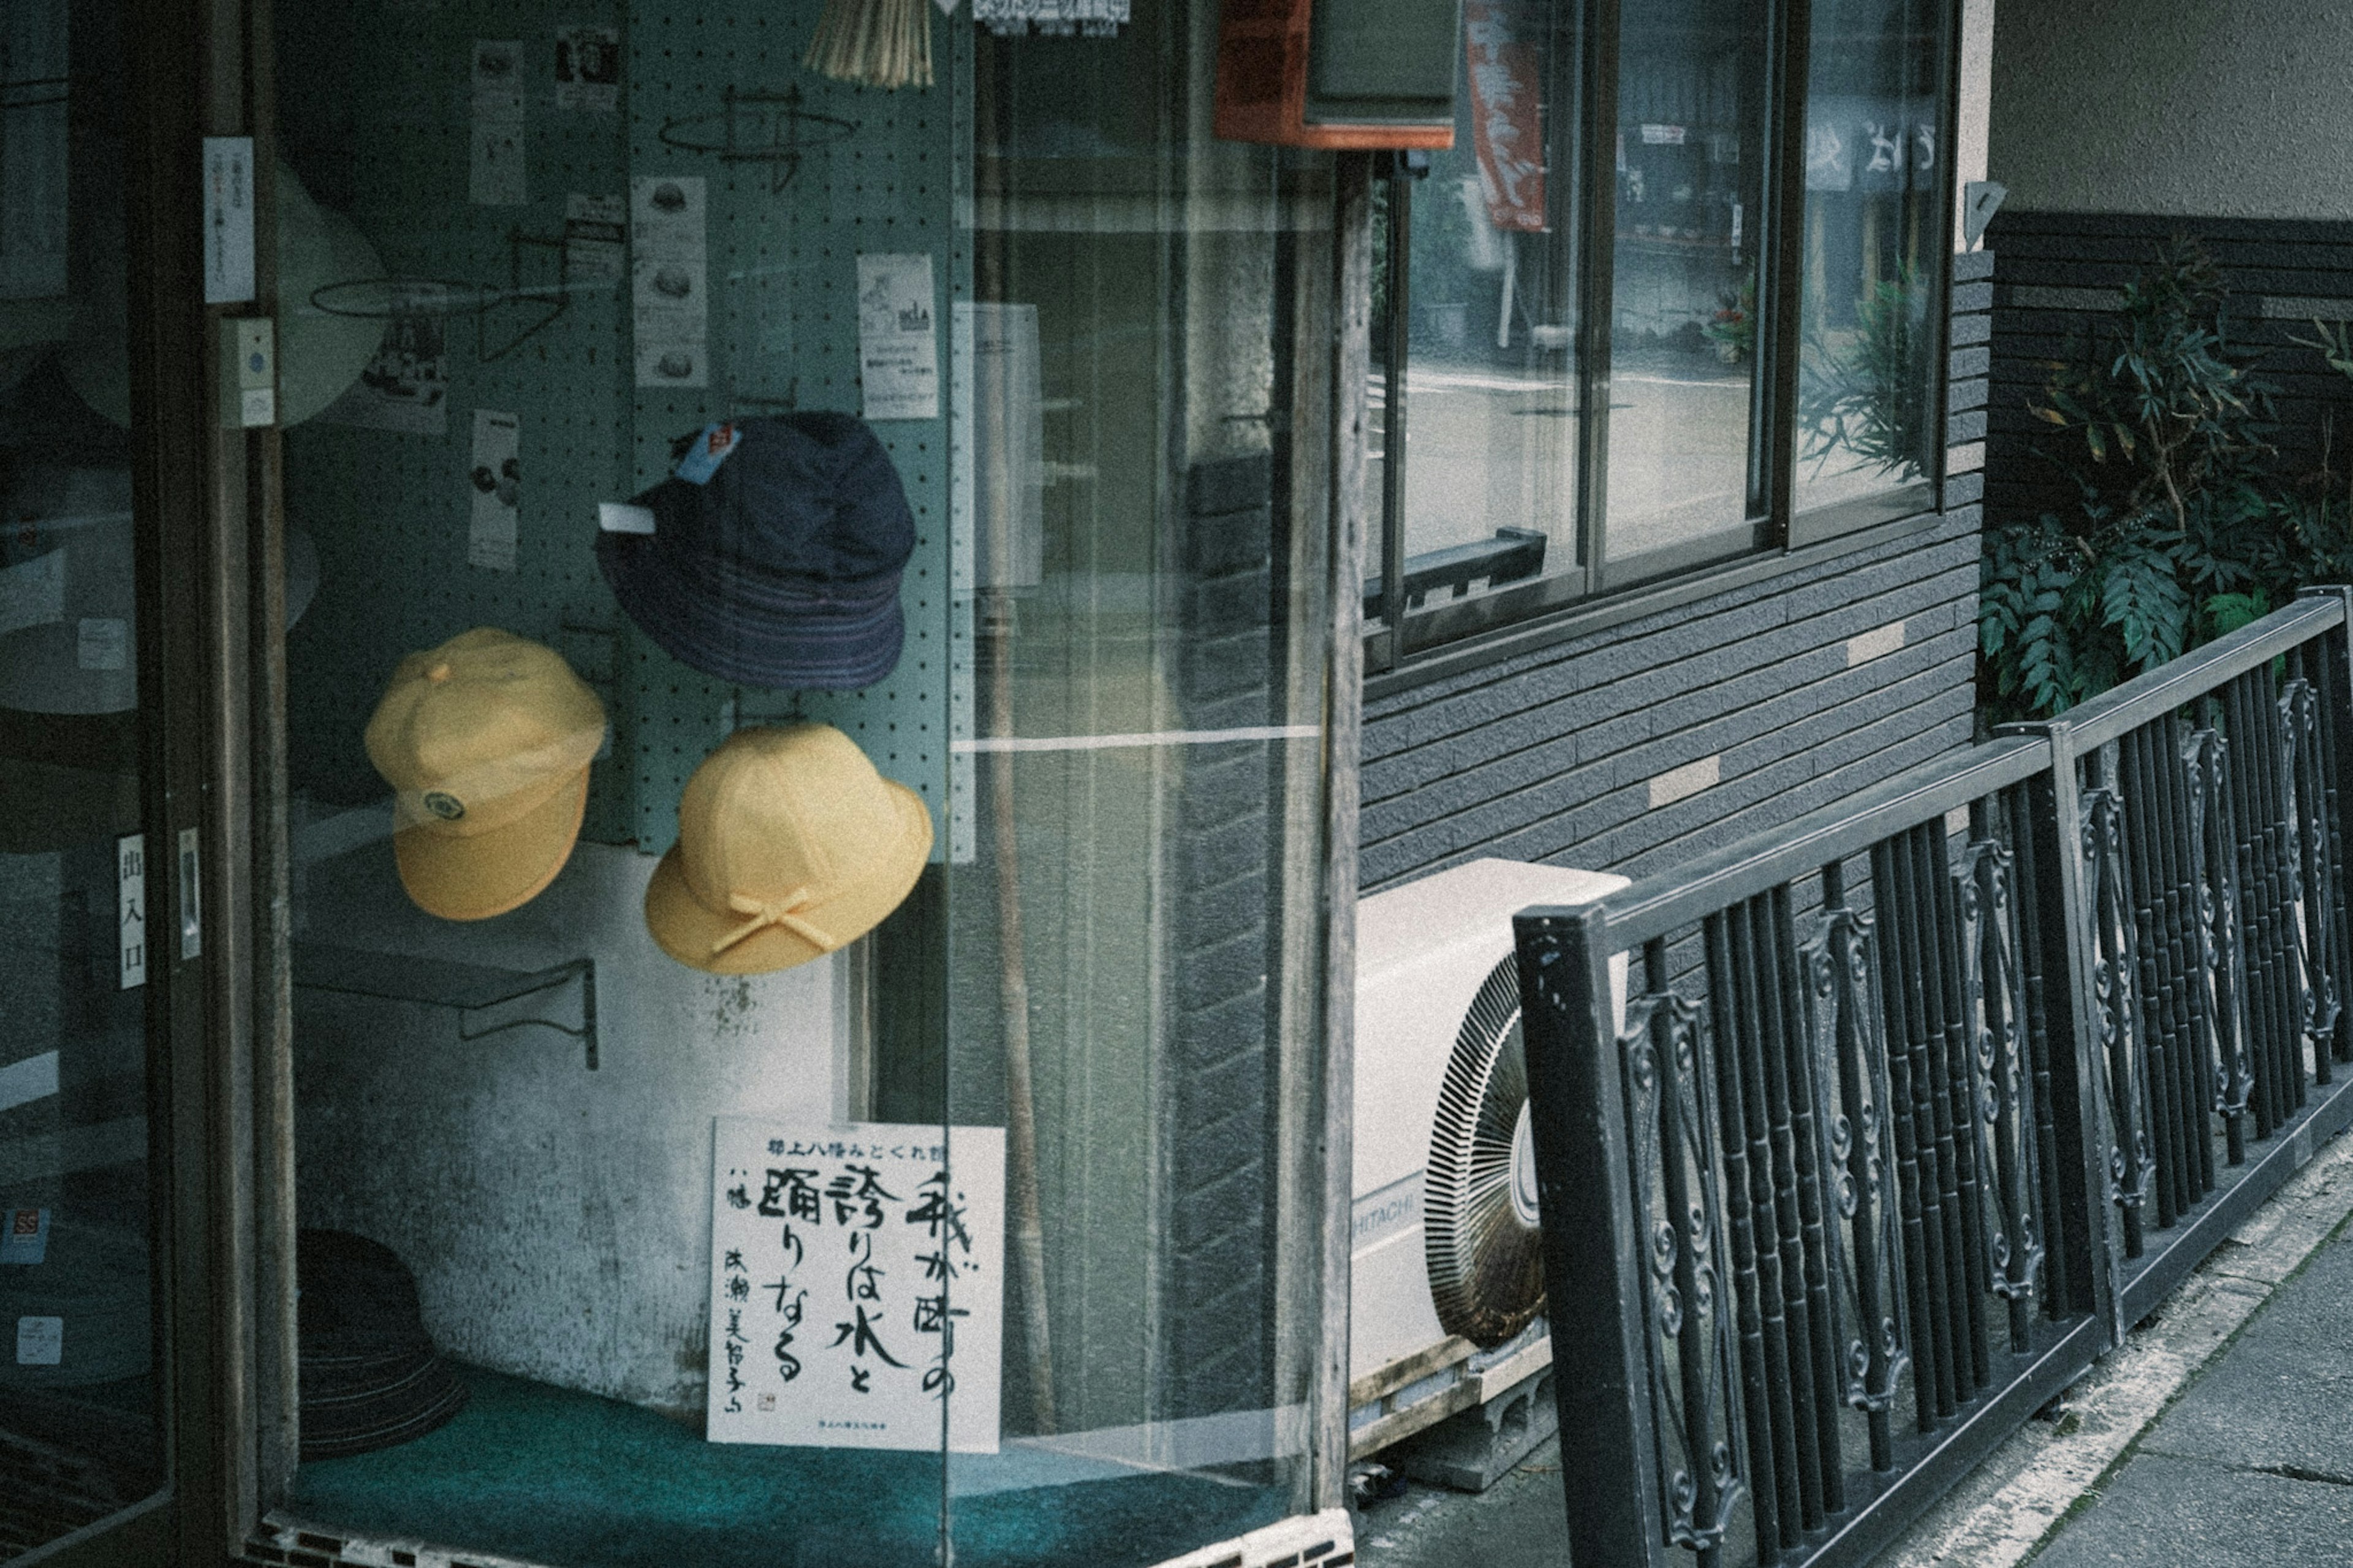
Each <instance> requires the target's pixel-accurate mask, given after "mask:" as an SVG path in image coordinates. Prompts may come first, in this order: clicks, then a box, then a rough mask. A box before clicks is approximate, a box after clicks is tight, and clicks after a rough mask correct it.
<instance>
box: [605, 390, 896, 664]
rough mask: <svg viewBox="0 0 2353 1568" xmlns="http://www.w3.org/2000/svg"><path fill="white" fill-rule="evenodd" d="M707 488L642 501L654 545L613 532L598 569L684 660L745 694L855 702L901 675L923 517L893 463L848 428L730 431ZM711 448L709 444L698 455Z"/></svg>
mask: <svg viewBox="0 0 2353 1568" xmlns="http://www.w3.org/2000/svg"><path fill="white" fill-rule="evenodd" d="M729 433H730V434H731V435H732V437H733V439H732V444H730V445H728V446H727V447H726V449H725V455H724V457H723V458H722V459H721V460H720V461H719V463H718V466H717V468H716V469H715V470H713V471H712V472H711V473H710V478H709V479H707V480H706V481H705V482H703V483H702V484H695V483H692V482H691V481H689V480H687V479H681V478H678V477H676V476H675V475H674V476H672V477H671V478H670V479H664V480H663V481H662V482H661V483H660V484H658V485H656V486H655V487H654V488H653V489H649V490H648V491H646V492H645V493H644V494H643V495H641V496H638V498H637V501H636V504H637V505H638V506H641V507H645V508H647V509H648V510H650V511H651V512H652V513H653V514H654V521H655V526H654V531H653V532H652V533H650V534H642V533H619V532H601V533H599V534H598V535H597V537H596V563H597V564H598V565H599V566H600V567H602V568H603V569H604V573H605V581H606V582H607V583H608V584H611V585H612V589H613V594H614V596H615V597H616V598H617V599H619V600H620V602H621V607H622V608H623V609H624V610H626V611H628V614H629V618H630V619H631V620H633V621H635V622H637V623H638V626H640V627H641V628H643V629H644V631H645V633H646V635H647V636H648V637H651V638H653V640H654V641H655V642H656V643H657V644H659V646H660V647H662V648H663V650H664V651H666V652H668V653H669V654H670V657H671V658H675V659H677V660H678V661H679V662H680V663H681V664H684V665H686V666H688V667H690V668H693V669H698V670H701V671H702V673H703V674H705V675H709V676H714V677H716V678H718V679H722V680H728V681H733V682H734V683H736V684H737V685H740V686H759V687H768V688H774V689H823V690H834V691H849V690H856V689H859V688H860V687H866V686H871V685H873V684H874V683H875V682H876V681H878V680H880V679H882V678H883V677H884V676H886V675H888V674H890V673H891V671H892V669H893V668H896V667H897V665H898V662H899V652H900V648H901V647H902V644H903V643H904V642H905V640H906V622H905V620H904V619H903V617H902V616H901V614H900V610H899V577H900V574H901V573H902V571H903V570H904V569H905V567H906V564H907V557H908V556H909V555H910V554H912V553H913V552H914V548H915V520H914V514H913V512H912V511H910V510H909V509H908V506H907V496H906V491H905V490H904V489H902V488H901V486H900V483H899V473H898V470H897V468H894V467H892V462H891V455H890V454H889V453H888V452H886V451H884V450H883V449H882V443H881V441H880V440H879V439H877V438H876V437H875V435H874V432H873V431H872V430H871V429H870V428H869V427H868V426H867V425H866V423H865V421H863V420H861V419H858V418H855V417H853V416H849V415H847V414H786V415H779V416H774V417H769V418H760V419H744V420H739V421H737V422H736V423H735V424H734V425H733V426H732V427H729ZM701 445H702V444H701V443H700V442H698V448H699V447H700V446H701Z"/></svg>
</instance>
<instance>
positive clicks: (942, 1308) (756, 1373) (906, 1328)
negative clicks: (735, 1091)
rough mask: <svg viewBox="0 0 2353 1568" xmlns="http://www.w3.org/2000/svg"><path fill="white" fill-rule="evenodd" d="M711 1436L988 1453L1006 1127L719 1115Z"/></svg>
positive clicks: (998, 1338) (999, 1342) (999, 1312)
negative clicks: (841, 1122) (942, 1445)
mask: <svg viewBox="0 0 2353 1568" xmlns="http://www.w3.org/2000/svg"><path fill="white" fill-rule="evenodd" d="M712 1173H713V1176H714V1180H713V1182H712V1202H711V1401H710V1416H709V1435H710V1438H711V1440H712V1442H714V1443H780V1444H798V1445H804V1446H809V1447H829V1448H915V1449H934V1450H936V1449H937V1448H938V1447H939V1446H940V1437H941V1407H942V1406H943V1405H945V1407H946V1436H947V1446H948V1447H949V1448H950V1449H952V1450H953V1451H955V1452H956V1453H963V1454H993V1453H995V1452H997V1399H998V1394H999V1384H1000V1382H1001V1377H1000V1374H1001V1372H1002V1357H1003V1343H1004V1341H1003V1335H1004V1321H1003V1304H1004V1290H1003V1278H1002V1273H1001V1268H1002V1262H1003V1258H1004V1251H1005V1131H1004V1129H1003V1128H999V1127H955V1128H949V1129H946V1130H945V1131H943V1130H942V1129H941V1128H939V1127H936V1126H931V1127H923V1126H902V1125H898V1124H894V1123H887V1122H853V1123H849V1124H847V1125H843V1126H832V1127H828V1126H826V1125H823V1124H816V1125H809V1124H804V1123H799V1122H776V1121H753V1120H746V1119H739V1118H733V1117H722V1118H720V1119H719V1120H718V1122H717V1136H716V1141H715V1148H714V1159H713V1163H712Z"/></svg>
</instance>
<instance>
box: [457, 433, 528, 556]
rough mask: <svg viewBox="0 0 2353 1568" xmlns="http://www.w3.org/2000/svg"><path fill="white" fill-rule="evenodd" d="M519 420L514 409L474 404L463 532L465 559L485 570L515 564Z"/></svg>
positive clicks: (519, 479)
mask: <svg viewBox="0 0 2353 1568" xmlns="http://www.w3.org/2000/svg"><path fill="white" fill-rule="evenodd" d="M521 447H522V421H521V420H520V419H519V418H517V417H516V416H514V415H512V414H499V413H494V412H493V411H491V409H488V408H477V409H475V410H474V466H473V467H472V468H470V469H468V470H467V473H466V486H467V489H469V490H470V491H471V492H472V495H473V507H474V514H473V521H472V525H471V526H470V528H469V529H468V530H467V533H466V564H467V565H469V566H480V567H481V568H482V569H483V570H485V571H489V572H512V571H513V570H514V569H515V536H516V534H517V533H518V532H519V529H518V528H517V526H516V524H517V520H518V519H519V517H520V516H521V513H522V454H521Z"/></svg>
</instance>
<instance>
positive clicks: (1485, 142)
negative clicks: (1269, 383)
mask: <svg viewBox="0 0 2353 1568" xmlns="http://www.w3.org/2000/svg"><path fill="white" fill-rule="evenodd" d="M1463 16H1464V27H1465V37H1466V43H1465V65H1466V74H1465V81H1466V86H1465V89H1464V90H1463V91H1462V93H1461V96H1460V99H1459V102H1460V104H1461V108H1460V110H1459V119H1458V121H1457V123H1456V127H1455V138H1454V146H1453V147H1452V148H1451V150H1449V151H1446V152H1442V153H1432V154H1430V158H1429V161H1428V163H1427V164H1426V165H1423V164H1419V163H1417V164H1415V165H1412V166H1407V165H1406V164H1404V163H1402V161H1400V163H1398V164H1394V165H1391V168H1390V174H1391V177H1390V178H1389V179H1387V180H1385V181H1383V182H1382V184H1381V185H1380V186H1379V187H1378V198H1377V206H1376V214H1377V222H1378V223H1379V225H1380V236H1381V237H1380V239H1379V241H1377V251H1376V257H1377V259H1376V266H1375V274H1374V300H1373V311H1374V332H1373V340H1374V350H1373V352H1374V355H1375V363H1374V366H1373V372H1372V398H1371V401H1372V407H1373V410H1374V413H1375V416H1376V418H1375V421H1374V438H1373V439H1374V446H1373V451H1372V468H1371V471H1370V473H1369V475H1368V491H1367V493H1368V494H1371V495H1375V496H1387V497H1388V510H1389V511H1390V512H1391V514H1392V515H1394V516H1395V517H1396V518H1397V519H1398V530H1399V537H1398V539H1397V540H1396V542H1395V544H1396V546H1397V547H1398V548H1395V549H1393V553H1395V554H1397V555H1398V556H1399V557H1400V558H1401V559H1400V560H1399V561H1398V562H1396V563H1394V564H1396V565H1398V567H1400V568H1401V572H1402V580H1403V584H1404V587H1403V591H1402V599H1403V603H1402V605H1401V606H1400V607H1401V609H1402V612H1403V614H1405V615H1407V616H1410V615H1413V614H1414V613H1416V612H1418V611H1422V610H1425V609H1435V608H1438V607H1440V606H1442V605H1449V604H1451V603H1453V602H1455V601H1456V600H1458V599H1462V598H1466V597H1474V596H1477V595H1481V594H1482V593H1483V592H1485V591H1487V590H1491V589H1495V588H1502V587H1505V586H1509V585H1517V584H1528V583H1531V582H1535V581H1539V580H1549V581H1551V582H1552V583H1553V584H1555V586H1556V588H1557V589H1561V590H1565V591H1567V592H1575V591H1576V589H1577V586H1579V585H1580V582H1581V574H1580V561H1579V554H1578V552H1579V541H1578V537H1577V510H1578V509H1577V476H1578V473H1579V467H1580V465H1579V461H1578V447H1579V445H1580V440H1579V424H1580V420H1581V417H1582V411H1581V409H1580V406H1579V398H1578V375H1577V369H1578V366H1577V325H1578V317H1577V299H1578V283H1579V268H1578V266H1577V250H1576V247H1575V243H1574V242H1575V239H1576V237H1577V232H1578V227H1579V225H1578V224H1577V206H1578V204H1579V201H1580V197H1581V192H1580V188H1579V187H1580V180H1579V175H1580V173H1581V170H1580V166H1579V160H1578V159H1577V155H1576V153H1577V129H1578V127H1577V115H1576V105H1577V100H1578V91H1577V73H1578V71H1579V69H1580V68H1581V63H1582V58H1583V54H1584V48H1583V36H1582V26H1581V23H1580V18H1579V16H1578V12H1577V8H1576V7H1573V6H1567V5H1558V4H1553V3H1548V0H1468V3H1467V4H1466V5H1465V6H1464V13H1463ZM1400 263H1402V264H1400ZM1408 403H1409V405H1410V406H1409V407H1408V406H1406V404H1408ZM1408 440H1409V441H1410V460H1407V451H1408V447H1407V442H1408ZM1389 564H1391V563H1377V564H1374V565H1372V566H1369V567H1367V569H1366V584H1365V591H1366V617H1367V619H1380V618H1381V617H1383V616H1386V615H1388V614H1389V613H1390V606H1389V605H1388V604H1387V603H1386V600H1385V595H1384V594H1383V585H1384V584H1383V582H1382V581H1381V580H1379V579H1380V576H1381V574H1383V573H1385V572H1386V571H1387V570H1388V565H1389Z"/></svg>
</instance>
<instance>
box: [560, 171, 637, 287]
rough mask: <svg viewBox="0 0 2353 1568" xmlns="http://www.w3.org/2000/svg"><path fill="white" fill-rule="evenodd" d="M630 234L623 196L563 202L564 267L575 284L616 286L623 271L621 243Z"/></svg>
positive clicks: (574, 198) (568, 198) (575, 195)
mask: <svg viewBox="0 0 2353 1568" xmlns="http://www.w3.org/2000/svg"><path fill="white" fill-rule="evenodd" d="M628 233H629V203H628V197H626V196H590V195H582V194H581V193H580V192H578V191H575V192H573V193H572V194H571V195H568V196H566V197H565V198H564V265H565V276H566V277H567V278H568V279H570V280H571V281H573V282H575V283H618V282H619V281H620V280H621V274H622V273H623V272H624V271H625V270H626V267H625V258H624V256H623V254H622V242H623V241H624V240H626V239H627V238H628Z"/></svg>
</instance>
